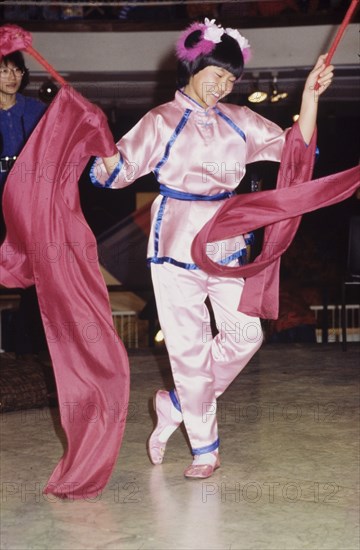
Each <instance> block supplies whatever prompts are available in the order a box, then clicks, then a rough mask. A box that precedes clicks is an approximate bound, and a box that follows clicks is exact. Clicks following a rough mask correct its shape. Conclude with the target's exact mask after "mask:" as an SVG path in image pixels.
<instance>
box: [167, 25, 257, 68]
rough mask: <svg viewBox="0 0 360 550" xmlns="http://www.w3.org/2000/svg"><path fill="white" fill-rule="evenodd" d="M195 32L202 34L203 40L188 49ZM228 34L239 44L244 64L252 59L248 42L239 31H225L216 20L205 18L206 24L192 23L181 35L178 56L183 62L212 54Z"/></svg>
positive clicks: (229, 29)
mask: <svg viewBox="0 0 360 550" xmlns="http://www.w3.org/2000/svg"><path fill="white" fill-rule="evenodd" d="M195 31H200V32H201V38H200V40H198V42H197V43H196V44H195V45H194V46H193V47H190V48H188V47H186V46H185V43H186V40H187V38H188V37H189V36H190V35H191V34H192V33H193V32H195ZM224 33H226V34H228V35H229V36H231V38H233V39H234V40H236V42H237V43H238V44H239V47H240V49H241V52H242V54H243V57H244V62H247V61H248V60H249V59H250V55H251V50H250V44H249V42H248V40H247V39H246V38H245V37H244V36H242V35H241V34H240V33H239V31H238V30H236V29H231V28H227V29H224V28H223V27H222V26H221V25H217V24H216V22H215V19H211V20H210V19H208V18H207V17H205V20H204V23H192V24H191V25H190V26H189V27H188V28H187V29H185V31H183V32H182V34H181V35H180V37H179V39H178V41H177V43H176V55H177V57H178V59H180V60H181V61H194V60H195V59H196V58H197V57H199V56H200V55H207V54H209V53H211V52H212V51H213V50H214V48H215V46H216V44H219V42H221V38H222V36H223V34H224Z"/></svg>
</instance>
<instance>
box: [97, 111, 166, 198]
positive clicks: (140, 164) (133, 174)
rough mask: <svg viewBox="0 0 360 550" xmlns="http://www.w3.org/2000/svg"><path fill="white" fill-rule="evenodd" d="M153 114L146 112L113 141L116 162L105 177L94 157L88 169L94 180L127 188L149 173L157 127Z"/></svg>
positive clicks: (157, 141) (155, 143)
mask: <svg viewBox="0 0 360 550" xmlns="http://www.w3.org/2000/svg"><path fill="white" fill-rule="evenodd" d="M157 122H160V123H161V119H160V120H159V119H158V121H157V120H156V116H155V115H154V113H153V112H152V111H150V112H148V113H147V114H146V115H145V116H144V117H143V118H142V119H140V120H139V122H138V123H137V124H135V126H133V128H132V129H131V130H130V131H129V132H128V133H127V134H125V135H124V136H123V137H122V138H121V139H119V141H118V142H117V143H116V147H117V150H118V151H119V153H120V162H119V165H118V167H117V169H115V171H116V174H115V171H114V173H113V174H111V175H110V176H109V174H108V173H107V171H106V168H105V165H104V163H103V161H102V158H97V159H96V161H95V164H94V166H93V169H92V173H93V175H94V176H95V178H96V180H97V181H98V182H99V183H100V184H101V185H104V186H106V187H111V188H112V189H120V188H123V187H127V186H128V185H130V184H131V183H133V182H134V181H135V180H136V179H138V178H140V177H141V176H144V175H145V174H148V173H149V172H151V171H152V170H153V169H154V167H155V163H156V161H155V159H156V155H157V154H159V151H158V150H159V147H158V143H159V140H158V135H159V128H158V127H157V124H156V123H157ZM114 176H115V177H114Z"/></svg>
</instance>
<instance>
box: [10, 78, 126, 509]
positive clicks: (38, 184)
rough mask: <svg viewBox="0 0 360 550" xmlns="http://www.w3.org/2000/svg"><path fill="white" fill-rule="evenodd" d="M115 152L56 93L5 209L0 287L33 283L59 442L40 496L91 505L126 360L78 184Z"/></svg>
mask: <svg viewBox="0 0 360 550" xmlns="http://www.w3.org/2000/svg"><path fill="white" fill-rule="evenodd" d="M113 152H114V142H113V138H112V135H111V132H110V130H109V128H108V126H107V122H106V119H105V115H104V114H103V113H102V112H101V111H100V109H98V108H97V107H96V106H94V105H92V104H90V103H89V102H87V101H86V100H85V99H84V98H83V97H81V96H80V95H79V94H78V93H77V92H75V90H73V89H72V88H69V87H64V88H62V89H61V91H59V93H58V94H57V96H56V98H55V99H54V101H53V103H52V104H51V106H50V107H49V109H48V111H47V113H46V114H45V115H44V117H43V118H42V119H41V121H40V123H39V124H38V125H37V127H36V128H35V130H34V132H33V133H32V135H31V137H30V139H29V140H28V142H27V144H26V146H25V147H24V149H23V150H22V152H21V154H20V156H19V157H18V159H17V161H16V163H15V165H14V167H13V169H12V171H11V172H10V174H9V176H8V179H7V183H6V189H5V193H4V201H3V208H4V216H5V221H6V225H7V236H6V239H5V241H4V243H3V245H2V247H1V248H0V259H1V277H0V283H1V284H3V285H4V286H7V287H22V288H25V287H27V286H29V285H31V284H34V283H35V285H36V289H37V293H38V298H39V304H40V309H41V315H42V319H43V324H44V328H45V332H46V337H47V341H48V345H49V350H50V354H51V359H52V363H53V368H54V371H55V377H56V382H57V389H58V398H59V407H60V414H61V423H62V427H63V429H64V431H65V434H66V437H67V449H66V451H65V453H64V456H63V457H62V459H61V460H60V462H59V464H58V465H57V467H56V468H55V470H54V472H53V474H52V476H51V477H50V479H49V481H48V484H47V486H46V488H45V490H44V492H45V493H52V494H55V495H58V496H61V497H67V498H71V499H72V498H93V497H94V496H95V495H99V493H100V492H101V490H102V489H103V488H104V486H105V485H106V483H107V482H108V480H109V477H110V475H111V472H112V469H113V467H114V464H115V461H116V459H117V456H118V452H119V448H120V445H121V441H122V436H123V432H124V427H125V418H126V412H127V406H128V398H129V368H128V357H127V353H126V351H125V348H124V346H123V344H122V342H121V341H120V340H119V338H118V337H117V335H116V334H115V331H114V329H113V323H112V316H111V310H110V305H109V299H108V293H107V289H106V285H105V283H104V280H103V278H102V275H101V273H100V270H99V266H98V260H97V247H96V240H95V238H94V235H93V234H92V232H91V230H90V228H89V227H88V225H87V223H86V221H85V219H84V216H83V213H82V210H81V206H80V200H79V193H78V185H77V183H78V179H79V177H80V175H81V173H82V171H83V169H84V167H85V165H86V163H87V162H88V160H89V158H90V156H92V155H105V156H109V155H111V154H113Z"/></svg>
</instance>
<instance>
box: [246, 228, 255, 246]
mask: <svg viewBox="0 0 360 550" xmlns="http://www.w3.org/2000/svg"><path fill="white" fill-rule="evenodd" d="M254 242H255V234H254V233H253V232H252V231H251V232H250V233H248V236H247V237H246V238H245V243H246V244H247V245H248V244H254Z"/></svg>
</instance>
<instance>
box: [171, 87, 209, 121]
mask: <svg viewBox="0 0 360 550" xmlns="http://www.w3.org/2000/svg"><path fill="white" fill-rule="evenodd" d="M175 98H176V100H177V101H178V103H180V105H181V106H182V107H184V108H186V109H191V110H192V111H196V112H198V113H202V114H204V115H212V114H215V109H216V108H217V105H215V106H214V107H207V108H205V107H203V106H202V105H200V103H198V102H197V101H195V99H192V97H190V96H188V95H187V94H186V93H185V92H184V90H182V89H179V90H177V91H176V93H175Z"/></svg>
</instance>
